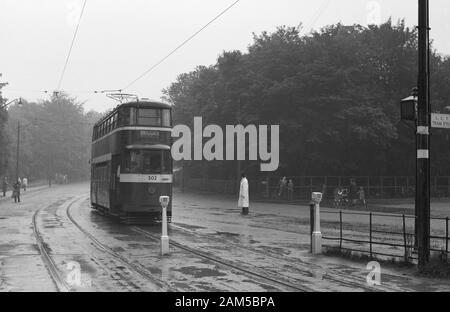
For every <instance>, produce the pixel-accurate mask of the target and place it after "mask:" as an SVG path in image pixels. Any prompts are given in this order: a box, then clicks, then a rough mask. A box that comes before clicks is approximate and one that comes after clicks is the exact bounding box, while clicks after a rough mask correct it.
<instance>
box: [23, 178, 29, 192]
mask: <svg viewBox="0 0 450 312" xmlns="http://www.w3.org/2000/svg"><path fill="white" fill-rule="evenodd" d="M22 186H23V191H24V192H26V191H27V186H28V179H27V178H23V179H22Z"/></svg>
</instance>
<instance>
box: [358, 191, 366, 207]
mask: <svg viewBox="0 0 450 312" xmlns="http://www.w3.org/2000/svg"><path fill="white" fill-rule="evenodd" d="M358 196H359V202H360V203H361V204H363V205H364V208H367V203H366V193H365V192H364V188H363V187H362V186H360V187H359V191H358Z"/></svg>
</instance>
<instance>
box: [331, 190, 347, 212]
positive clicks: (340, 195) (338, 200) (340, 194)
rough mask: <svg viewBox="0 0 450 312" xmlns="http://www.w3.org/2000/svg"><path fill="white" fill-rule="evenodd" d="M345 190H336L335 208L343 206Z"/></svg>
mask: <svg viewBox="0 0 450 312" xmlns="http://www.w3.org/2000/svg"><path fill="white" fill-rule="evenodd" d="M343 193H344V190H343V189H342V187H340V186H338V187H336V188H335V189H334V192H333V194H334V206H335V207H336V208H337V207H339V206H340V205H341V204H342V200H343Z"/></svg>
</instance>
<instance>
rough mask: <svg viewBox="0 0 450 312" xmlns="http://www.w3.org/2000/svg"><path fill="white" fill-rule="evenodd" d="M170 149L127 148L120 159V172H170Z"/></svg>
mask: <svg viewBox="0 0 450 312" xmlns="http://www.w3.org/2000/svg"><path fill="white" fill-rule="evenodd" d="M170 160H171V155H170V151H165V150H129V151H127V152H126V153H125V155H124V157H123V161H122V169H121V171H122V173H171V169H172V168H171V161H170Z"/></svg>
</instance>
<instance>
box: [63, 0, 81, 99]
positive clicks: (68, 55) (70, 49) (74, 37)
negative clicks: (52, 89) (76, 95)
mask: <svg viewBox="0 0 450 312" xmlns="http://www.w3.org/2000/svg"><path fill="white" fill-rule="evenodd" d="M86 2H87V0H84V3H83V7H82V9H81V13H80V18H79V19H78V23H77V27H76V28H75V32H74V34H73V37H72V42H71V44H70V48H69V52H68V53H67V57H66V62H65V63H64V68H63V70H62V73H61V76H60V78H59V82H58V87H57V88H56V90H57V91H58V90H59V89H60V88H61V84H62V81H63V78H64V75H65V73H66V69H67V64H68V63H69V59H70V55H71V54H72V49H73V46H74V43H75V39H76V38H77V33H78V28H79V27H80V23H81V18H82V17H83V13H84V8H85V7H86Z"/></svg>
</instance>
